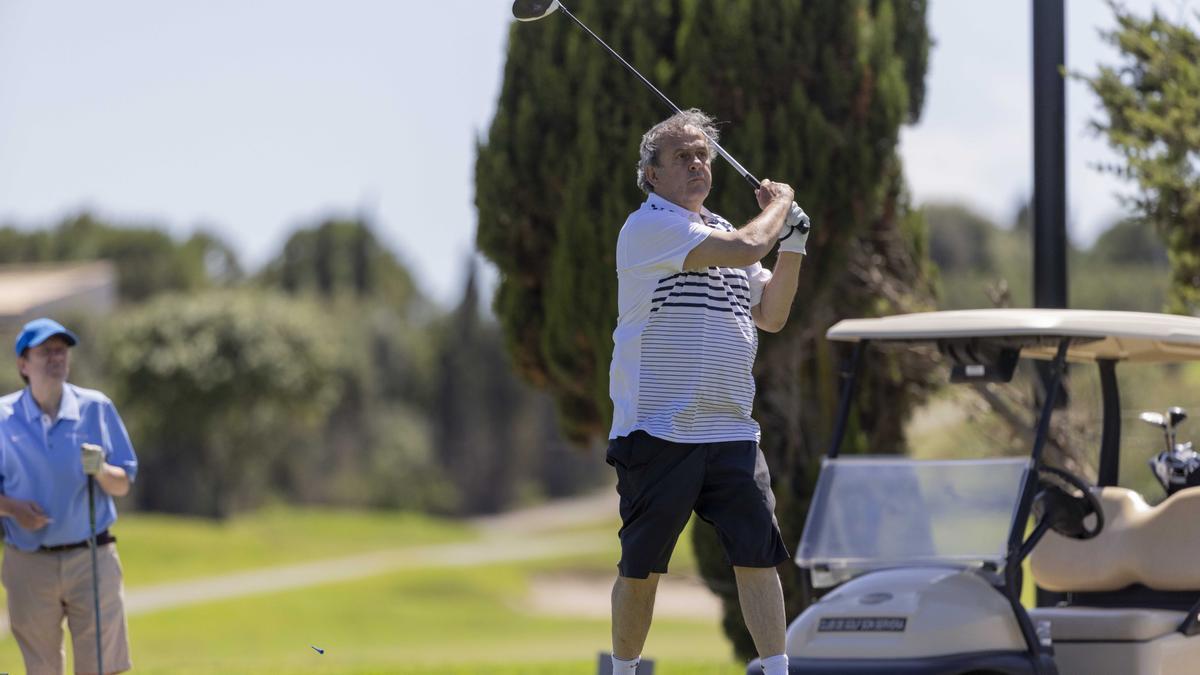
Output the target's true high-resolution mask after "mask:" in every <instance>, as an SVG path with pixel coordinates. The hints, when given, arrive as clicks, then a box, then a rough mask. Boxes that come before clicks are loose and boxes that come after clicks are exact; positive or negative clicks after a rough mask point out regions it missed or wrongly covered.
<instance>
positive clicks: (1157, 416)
mask: <svg viewBox="0 0 1200 675" xmlns="http://www.w3.org/2000/svg"><path fill="white" fill-rule="evenodd" d="M1138 419H1140V420H1141V421H1143V422H1146V423H1147V424H1153V425H1154V426H1156V427H1162V428H1163V429H1166V428H1167V420H1166V418H1164V417H1163V415H1162V413H1156V412H1144V413H1142V414H1141V415H1139V416H1138Z"/></svg>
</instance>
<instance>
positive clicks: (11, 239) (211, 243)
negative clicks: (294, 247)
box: [0, 213, 242, 302]
mask: <svg viewBox="0 0 1200 675" xmlns="http://www.w3.org/2000/svg"><path fill="white" fill-rule="evenodd" d="M97 259H105V260H110V261H112V263H113V264H114V266H115V267H116V269H117V294H118V296H119V297H120V298H121V299H122V300H124V301H129V302H139V301H142V300H146V299H148V298H150V297H152V296H154V295H156V294H158V293H166V292H172V291H194V290H203V289H206V288H212V287H218V286H223V285H227V284H231V283H233V282H235V281H237V280H239V279H240V278H241V276H242V270H241V266H240V264H239V263H238V259H237V255H236V254H235V253H234V252H233V249H231V248H230V247H229V246H228V245H227V244H225V242H223V241H221V240H220V239H218V238H217V237H216V236H215V235H212V234H210V233H207V232H197V233H196V234H194V235H192V236H191V237H190V238H189V239H187V240H186V241H185V242H183V243H182V244H180V243H177V242H175V240H173V239H172V238H171V237H170V236H168V235H167V234H166V233H164V232H163V231H162V230H160V229H157V228H154V227H122V226H118V225H113V224H110V223H107V222H104V221H102V220H100V219H98V218H96V217H95V216H93V215H91V214H89V213H81V214H79V215H75V216H71V217H69V218H66V219H65V220H63V221H62V222H61V223H59V224H58V225H56V226H55V227H53V228H50V229H46V230H35V231H23V230H18V229H16V228H13V227H5V228H0V263H35V262H62V261H72V260H97Z"/></svg>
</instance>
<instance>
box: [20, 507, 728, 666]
mask: <svg viewBox="0 0 1200 675" xmlns="http://www.w3.org/2000/svg"><path fill="white" fill-rule="evenodd" d="M591 531H595V532H596V534H597V536H603V535H604V534H606V535H607V536H608V537H609V538H610V539H611V540H612V543H613V550H612V551H611V552H610V553H607V554H603V553H602V554H596V553H590V554H579V553H567V554H564V555H563V556H562V557H559V558H552V559H541V560H536V561H529V562H521V563H489V564H484V565H479V566H469V567H459V568H453V569H438V568H413V569H404V570H399V571H393V572H388V573H385V574H381V575H379V576H374V577H369V578H364V579H360V580H356V581H345V582H339V583H330V584H324V585H317V586H313V587H309V588H305V589H299V590H290V591H284V592H278V593H272V594H264V595H254V596H247V597H242V598H237V599H232V600H222V601H216V602H211V603H206V604H200V605H190V606H184V607H179V608H174V609H167V610H161V611H156V612H153V613H149V614H141V615H135V616H133V617H131V618H130V621H129V624H130V635H131V642H132V649H133V657H134V663H135V665H136V672H139V673H180V674H183V673H310V672H311V673H347V674H348V673H399V674H402V675H418V674H420V675H451V674H464V675H465V674H466V673H472V674H475V673H498V674H501V675H527V674H531V673H533V674H537V673H546V674H550V673H554V674H566V675H570V674H572V673H578V674H579V675H592V674H593V673H594V672H595V659H596V654H597V652H599V651H600V650H602V649H607V648H608V644H609V623H608V621H607V620H605V619H596V618H580V617H572V616H551V615H545V614H540V613H537V612H534V611H532V610H531V609H530V608H529V606H528V601H527V598H528V592H529V588H530V583H531V580H532V579H533V577H534V576H536V575H540V574H546V573H554V574H571V573H581V574H585V575H586V574H592V575H594V574H595V573H596V572H597V571H600V570H602V571H606V572H611V571H612V570H613V561H615V560H616V557H617V552H616V538H615V536H613V534H614V533H615V526H613V527H611V528H610V527H607V526H605V527H604V528H602V529H597V528H596V527H594V526H592V525H584V526H581V527H580V528H578V529H573V530H571V532H570V533H571V534H579V533H581V532H583V533H586V532H591ZM118 533H119V535H120V536H121V537H122V541H121V544H120V546H121V554H122V558H123V560H124V563H125V567H126V570H127V585H128V586H129V588H131V589H136V588H137V587H138V586H143V585H146V584H154V583H161V582H165V581H178V580H181V579H188V578H199V577H203V576H207V575H213V574H221V573H225V572H229V571H235V570H244V569H249V568H256V567H268V566H270V565H276V564H288V563H293V562H300V561H304V560H312V559H319V558H325V557H330V556H341V555H349V554H352V553H359V552H365V551H370V550H377V549H382V548H396V547H402V546H406V545H421V544H430V543H442V542H451V541H463V540H472V539H475V538H477V537H478V535H477V534H476V533H474V532H473V531H472V530H471V529H470V528H469V527H466V526H462V525H458V524H453V523H443V522H440V521H436V520H430V519H425V518H420V517H416V516H405V515H378V514H361V513H360V514H353V513H345V512H342V513H320V512H307V511H301V512H289V511H273V512H264V513H260V514H256V515H253V516H248V517H245V518H241V519H237V520H234V521H233V522H231V523H227V524H224V525H214V524H210V523H206V522H204V521H195V520H192V519H176V518H170V517H162V516H154V517H146V516H139V517H131V518H125V519H123V520H122V522H121V528H120V529H119V530H118ZM564 534H567V533H565V532H564ZM690 548H691V547H690V545H688V540H687V539H686V538H682V539H681V541H680V546H679V555H678V556H677V559H676V561H675V563H676V564H675V565H673V571H676V570H677V571H681V572H688V571H693V572H694V560H693V558H692V556H691V551H690ZM309 645H316V646H317V647H320V648H323V649H325V650H326V651H325V654H324V655H320V654H318V653H316V652H315V651H314V650H313V649H312V648H311V647H310V646H309ZM67 651H68V662H70V648H69V647H68V650H67ZM646 653H647V655H648V656H650V657H651V658H655V659H656V660H657V662H658V667H657V669H656V672H659V673H662V674H665V675H700V674H702V673H703V674H706V675H738V674H740V673H744V672H745V669H744V666H743V665H740V664H738V663H736V662H734V661H733V660H732V657H731V654H730V648H729V643H728V641H727V640H726V639H725V637H724V635H723V634H722V632H721V630H720V626H719V622H717V621H714V620H711V619H696V620H690V619H672V618H666V617H663V618H661V619H660V620H657V621H656V622H655V624H654V627H653V629H652V630H651V634H650V639H649V643H648V644H647V647H646ZM20 664H21V659H20V654H19V652H18V650H17V647H16V643H15V641H14V640H13V639H12V637H11V636H6V637H4V638H3V639H0V671H7V672H20V670H21V668H20Z"/></svg>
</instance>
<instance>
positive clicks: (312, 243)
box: [261, 219, 423, 308]
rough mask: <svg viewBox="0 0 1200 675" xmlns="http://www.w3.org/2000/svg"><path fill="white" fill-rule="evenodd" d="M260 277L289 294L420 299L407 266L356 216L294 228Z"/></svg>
mask: <svg viewBox="0 0 1200 675" xmlns="http://www.w3.org/2000/svg"><path fill="white" fill-rule="evenodd" d="M261 277H262V280H263V281H264V282H265V283H266V284H268V285H271V286H274V287H278V288H280V289H282V290H283V291H285V292H287V293H291V294H305V293H313V294H316V295H320V296H322V297H325V298H335V297H347V298H358V299H365V298H372V299H377V300H382V301H385V302H388V303H391V304H392V305H393V306H396V307H406V308H407V307H410V306H414V305H415V304H416V303H420V302H423V299H422V298H421V297H420V293H419V292H418V291H417V288H416V284H414V283H413V279H412V276H411V275H410V274H409V272H408V270H407V269H406V268H405V267H404V265H403V264H401V263H400V261H399V260H397V259H396V256H395V254H393V253H392V252H391V251H389V250H388V249H387V248H385V247H384V246H383V245H381V244H380V242H379V241H378V239H377V238H376V236H375V233H374V231H373V230H372V228H371V225H370V224H369V223H368V222H366V221H364V220H361V219H330V220H325V221H322V222H320V223H318V224H317V225H315V226H313V227H308V228H302V229H299V230H297V231H296V232H294V233H293V234H292V236H291V237H289V238H288V240H287V243H285V244H284V246H283V251H282V252H281V253H280V255H279V256H278V257H277V258H276V259H275V260H273V261H272V262H271V263H270V264H268V265H267V267H266V269H265V270H264V271H263V274H262V275H261Z"/></svg>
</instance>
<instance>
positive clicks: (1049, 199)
mask: <svg viewBox="0 0 1200 675" xmlns="http://www.w3.org/2000/svg"><path fill="white" fill-rule="evenodd" d="M1032 2H1033V306H1034V307H1049V308H1065V307H1066V306H1067V179H1066V174H1067V171H1066V131H1065V128H1066V123H1065V121H1064V120H1065V118H1066V109H1067V105H1066V96H1065V93H1064V82H1063V74H1062V70H1061V69H1062V68H1063V67H1064V65H1065V63H1066V57H1065V52H1066V37H1065V28H1066V20H1065V9H1064V6H1063V5H1064V0H1032Z"/></svg>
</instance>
